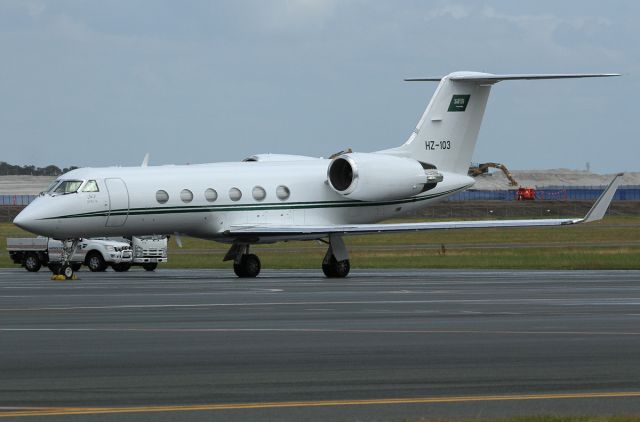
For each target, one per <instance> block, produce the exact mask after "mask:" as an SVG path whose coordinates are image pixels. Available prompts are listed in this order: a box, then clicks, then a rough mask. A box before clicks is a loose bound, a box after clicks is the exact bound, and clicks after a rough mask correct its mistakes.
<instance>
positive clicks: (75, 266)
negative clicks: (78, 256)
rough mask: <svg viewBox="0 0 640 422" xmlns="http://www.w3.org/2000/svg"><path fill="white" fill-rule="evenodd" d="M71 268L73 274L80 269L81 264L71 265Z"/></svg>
mask: <svg viewBox="0 0 640 422" xmlns="http://www.w3.org/2000/svg"><path fill="white" fill-rule="evenodd" d="M71 268H73V271H74V272H78V271H80V268H82V264H81V263H79V262H76V263H73V264H71Z"/></svg>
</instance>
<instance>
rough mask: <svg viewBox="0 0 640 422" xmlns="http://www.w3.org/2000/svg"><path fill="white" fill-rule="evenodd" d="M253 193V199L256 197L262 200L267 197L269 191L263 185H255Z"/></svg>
mask: <svg viewBox="0 0 640 422" xmlns="http://www.w3.org/2000/svg"><path fill="white" fill-rule="evenodd" d="M251 194H252V195H253V199H255V200H256V201H262V200H264V198H266V197H267V192H266V191H265V190H264V188H263V187H262V186H254V187H253V191H251Z"/></svg>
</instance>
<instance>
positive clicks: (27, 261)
mask: <svg viewBox="0 0 640 422" xmlns="http://www.w3.org/2000/svg"><path fill="white" fill-rule="evenodd" d="M24 267H25V268H26V269H27V271H29V272H31V273H37V272H38V271H40V268H41V267H42V262H40V258H39V257H38V254H35V253H33V252H31V253H28V254H27V255H26V256H25V257H24Z"/></svg>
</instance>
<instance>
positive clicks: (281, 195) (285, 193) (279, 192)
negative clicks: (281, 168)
mask: <svg viewBox="0 0 640 422" xmlns="http://www.w3.org/2000/svg"><path fill="white" fill-rule="evenodd" d="M290 195H291V191H290V190H289V188H288V187H286V186H284V185H280V186H278V187H277V189H276V196H277V197H278V199H281V200H283V201H284V200H286V199H289V196H290Z"/></svg>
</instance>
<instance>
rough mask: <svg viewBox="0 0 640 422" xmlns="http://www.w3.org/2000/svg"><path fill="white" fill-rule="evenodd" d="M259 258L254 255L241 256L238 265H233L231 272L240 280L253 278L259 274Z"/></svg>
mask: <svg viewBox="0 0 640 422" xmlns="http://www.w3.org/2000/svg"><path fill="white" fill-rule="evenodd" d="M261 267H262V266H261V264H260V258H258V257H257V256H256V255H254V254H252V253H251V254H247V255H243V256H242V258H241V259H240V263H239V264H233V272H235V273H236V275H237V276H238V277H240V278H254V277H257V276H258V274H260V269H261Z"/></svg>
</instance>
